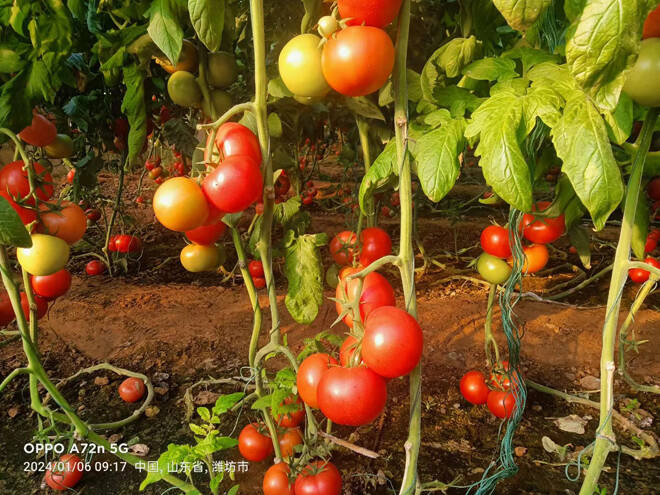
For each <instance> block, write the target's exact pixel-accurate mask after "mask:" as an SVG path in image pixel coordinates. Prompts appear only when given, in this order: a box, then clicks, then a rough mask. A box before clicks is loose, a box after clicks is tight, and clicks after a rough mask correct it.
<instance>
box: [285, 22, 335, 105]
mask: <svg viewBox="0 0 660 495" xmlns="http://www.w3.org/2000/svg"><path fill="white" fill-rule="evenodd" d="M279 69H280V76H281V77H282V81H283V82H284V84H285V85H286V87H287V88H289V91H291V92H292V93H293V94H294V95H297V96H308V97H319V96H325V95H326V94H327V93H328V92H329V91H330V86H329V85H328V83H327V82H326V80H325V77H323V70H322V69H321V38H319V37H318V36H316V35H314V34H301V35H299V36H296V37H295V38H293V39H291V40H290V41H289V42H288V43H287V44H286V45H285V46H284V48H282V52H281V53H280V58H279Z"/></svg>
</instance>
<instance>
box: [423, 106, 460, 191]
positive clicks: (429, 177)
mask: <svg viewBox="0 0 660 495" xmlns="http://www.w3.org/2000/svg"><path fill="white" fill-rule="evenodd" d="M464 131H465V121H464V120H463V119H456V120H451V121H449V122H447V123H446V124H443V125H442V126H441V127H439V128H438V129H434V130H433V131H431V132H428V133H426V134H424V135H423V136H422V137H421V138H420V139H418V140H417V144H416V146H415V159H416V161H417V176H418V177H419V180H420V183H421V185H422V190H423V191H424V194H426V196H427V197H428V198H429V199H430V200H431V201H434V202H438V201H440V200H441V199H442V198H444V197H445V196H446V195H447V193H448V192H449V191H450V190H451V189H452V187H454V184H456V180H457V179H458V175H459V173H460V170H461V164H460V160H459V155H460V154H461V153H462V152H463V149H464V148H465V138H464V137H463V132H464Z"/></svg>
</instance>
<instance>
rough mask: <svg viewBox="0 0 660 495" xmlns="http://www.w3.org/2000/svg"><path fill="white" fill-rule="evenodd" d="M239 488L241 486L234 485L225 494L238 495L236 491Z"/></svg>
mask: <svg viewBox="0 0 660 495" xmlns="http://www.w3.org/2000/svg"><path fill="white" fill-rule="evenodd" d="M240 487H241V485H234V486H232V487H231V488H230V489H229V491H228V492H227V495H238V490H239V488H240Z"/></svg>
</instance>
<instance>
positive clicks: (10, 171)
mask: <svg viewBox="0 0 660 495" xmlns="http://www.w3.org/2000/svg"><path fill="white" fill-rule="evenodd" d="M24 166H25V164H24V163H23V161H22V160H18V161H16V162H11V163H8V164H7V165H5V166H4V167H2V170H0V190H1V191H2V192H3V193H5V192H6V193H9V195H11V196H12V197H13V198H16V199H17V200H21V199H24V198H26V197H27V196H28V194H29V193H30V181H29V179H28V172H27V170H23V167H24ZM32 168H33V170H34V179H35V183H36V184H35V185H36V186H37V189H36V191H35V193H36V195H37V197H38V198H39V199H40V200H41V201H48V200H49V199H50V198H52V197H53V177H52V176H51V175H50V172H48V170H46V169H45V168H44V166H43V165H41V164H40V163H39V162H33V163H32ZM25 201H26V203H27V204H29V205H31V206H34V198H29V199H26V200H25Z"/></svg>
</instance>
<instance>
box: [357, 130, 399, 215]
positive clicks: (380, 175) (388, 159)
mask: <svg viewBox="0 0 660 495" xmlns="http://www.w3.org/2000/svg"><path fill="white" fill-rule="evenodd" d="M396 153H397V152H396V142H395V141H394V139H392V140H391V141H390V142H389V143H387V145H386V146H385V149H384V150H383V152H382V153H381V154H380V155H378V157H377V158H376V160H374V162H373V163H372V164H371V167H369V170H368V171H367V173H366V174H364V177H363V178H362V182H361V183H360V193H359V201H360V208H361V209H362V212H363V213H364V214H365V215H367V214H369V211H368V210H367V209H366V207H367V203H368V200H369V198H371V197H372V196H373V194H374V193H375V192H376V190H378V189H380V188H383V187H385V186H387V185H388V184H391V183H392V182H393V181H394V180H395V178H396V177H397V176H398V175H399V174H398V167H397V166H396V165H395V162H396Z"/></svg>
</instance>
